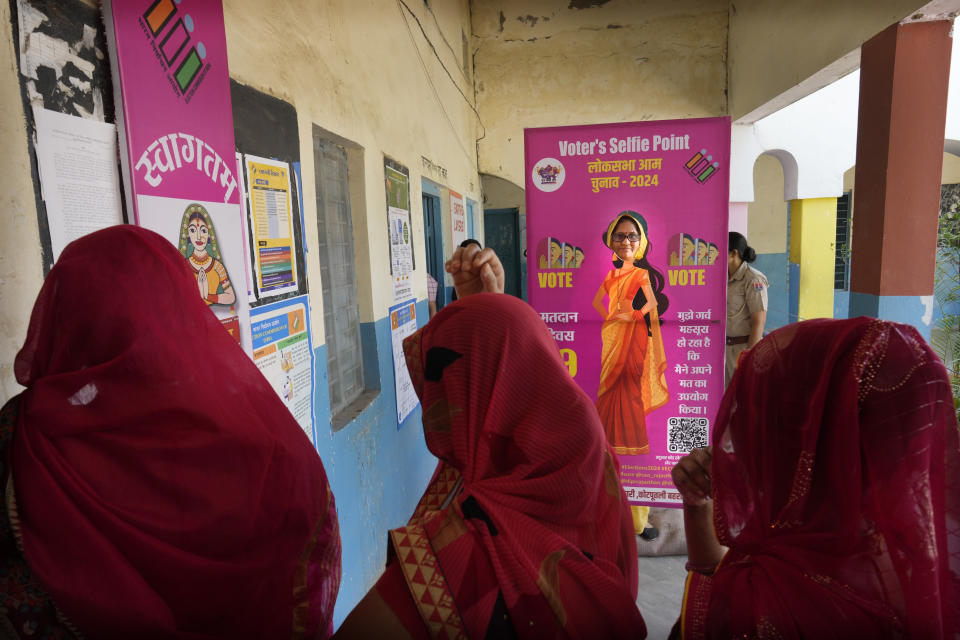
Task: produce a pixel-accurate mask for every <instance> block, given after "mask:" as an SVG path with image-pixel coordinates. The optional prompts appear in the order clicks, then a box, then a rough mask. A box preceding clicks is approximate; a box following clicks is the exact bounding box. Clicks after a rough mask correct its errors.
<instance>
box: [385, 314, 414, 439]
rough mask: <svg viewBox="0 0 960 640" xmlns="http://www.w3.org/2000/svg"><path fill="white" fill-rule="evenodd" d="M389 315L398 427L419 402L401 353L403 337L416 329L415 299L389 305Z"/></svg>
mask: <svg viewBox="0 0 960 640" xmlns="http://www.w3.org/2000/svg"><path fill="white" fill-rule="evenodd" d="M389 315H390V339H391V341H392V342H393V374H394V375H393V378H394V380H395V383H396V388H397V429H399V428H400V427H401V426H403V421H404V420H406V419H407V416H409V415H410V414H411V413H413V410H414V409H416V408H417V405H418V404H420V399H419V398H417V392H416V390H415V389H414V388H413V382H412V381H411V380H410V372H409V371H407V362H406V358H404V355H403V340H404V338H406V337H407V336H409V335H411V334H413V333H414V332H415V331H416V330H417V301H416V300H412V299H411V300H407V301H406V302H401V303H400V304H398V305H395V306H393V307H390V309H389Z"/></svg>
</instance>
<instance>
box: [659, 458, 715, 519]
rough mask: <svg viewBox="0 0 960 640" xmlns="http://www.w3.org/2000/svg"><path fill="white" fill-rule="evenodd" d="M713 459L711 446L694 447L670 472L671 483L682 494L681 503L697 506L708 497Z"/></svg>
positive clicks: (704, 502)
mask: <svg viewBox="0 0 960 640" xmlns="http://www.w3.org/2000/svg"><path fill="white" fill-rule="evenodd" d="M712 459H713V447H703V448H701V449H694V450H693V451H691V452H690V453H689V454H688V455H685V456H683V457H682V458H680V461H679V462H677V464H676V465H675V466H674V467H673V470H672V471H671V472H670V475H671V477H672V478H673V484H674V485H675V486H676V487H677V490H678V491H679V492H680V495H681V496H683V504H685V505H689V506H691V507H699V506H702V505H704V504H706V502H707V500H708V499H709V498H710V488H711V485H710V462H711V460H712Z"/></svg>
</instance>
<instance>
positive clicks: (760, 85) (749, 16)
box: [727, 0, 927, 120]
mask: <svg viewBox="0 0 960 640" xmlns="http://www.w3.org/2000/svg"><path fill="white" fill-rule="evenodd" d="M925 4H927V0H870V1H869V2H864V1H860V0H843V1H838V0H792V1H791V2H782V1H774V0H734V1H732V2H731V3H730V38H729V44H728V47H729V53H728V57H727V69H728V72H729V95H730V97H729V100H730V115H731V116H732V117H733V118H734V120H736V119H738V118H740V117H742V116H743V115H745V114H747V113H749V112H751V111H753V110H754V109H756V108H758V107H760V106H762V105H764V104H765V103H767V102H768V101H770V100H772V99H774V98H775V97H777V96H778V95H780V94H781V93H783V92H785V91H787V90H788V89H790V88H791V87H793V86H794V85H796V84H798V83H800V82H802V81H803V80H806V79H807V78H809V77H810V76H812V75H814V74H816V73H817V72H819V71H820V70H821V69H823V68H824V67H826V66H827V65H829V64H831V63H832V62H834V61H835V60H837V59H839V58H841V57H843V56H844V55H846V54H848V53H849V52H851V51H854V50H855V49H857V48H859V46H860V45H861V44H862V43H863V42H865V41H866V40H869V39H870V38H872V37H873V36H874V35H876V34H877V33H879V32H881V31H883V30H884V29H886V28H887V27H888V26H890V25H891V24H894V23H896V22H899V21H900V20H901V19H902V18H904V17H907V16H910V15H912V14H913V13H914V12H915V11H916V10H917V9H918V8H920V7H922V6H924V5H925ZM848 71H849V70H848ZM838 77H839V76H838ZM834 79H835V78H834ZM824 84H826V83H824ZM821 86H824V85H821ZM815 88H819V87H815ZM799 97H802V96H797V98H799Z"/></svg>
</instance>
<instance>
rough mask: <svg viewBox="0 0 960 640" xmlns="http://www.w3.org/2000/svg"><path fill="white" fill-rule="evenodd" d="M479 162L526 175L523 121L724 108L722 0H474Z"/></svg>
mask: <svg viewBox="0 0 960 640" xmlns="http://www.w3.org/2000/svg"><path fill="white" fill-rule="evenodd" d="M471 10H472V19H473V30H474V37H473V52H474V53H473V57H474V64H475V86H476V91H477V103H478V105H479V109H480V114H481V116H482V118H483V124H484V126H485V127H486V135H485V136H484V138H483V139H482V140H481V141H480V143H479V155H480V171H482V172H485V173H489V174H491V175H496V176H499V177H502V178H505V179H507V180H509V181H511V182H513V183H514V184H518V185H522V184H524V170H523V129H524V127H545V126H555V125H574V124H588V123H601V122H624V121H632V120H654V119H666V118H694V117H704V116H718V115H723V114H724V113H725V112H726V103H725V87H726V66H725V53H726V51H725V48H726V38H727V3H726V2H724V1H721V0H676V1H674V2H658V1H654V0H640V1H629V0H580V1H573V2H571V1H570V0H516V1H510V2H507V0H474V2H472V3H471Z"/></svg>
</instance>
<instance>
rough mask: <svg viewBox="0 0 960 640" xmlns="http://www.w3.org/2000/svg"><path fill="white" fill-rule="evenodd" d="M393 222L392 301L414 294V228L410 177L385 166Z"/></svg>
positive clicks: (391, 242)
mask: <svg viewBox="0 0 960 640" xmlns="http://www.w3.org/2000/svg"><path fill="white" fill-rule="evenodd" d="M383 171H384V177H385V180H386V185H387V219H388V220H389V222H390V273H391V274H392V275H393V301H394V302H399V301H400V300H406V299H407V298H411V297H413V230H412V229H411V228H410V178H408V177H407V176H406V175H404V174H403V173H401V172H400V171H397V170H396V169H394V168H393V167H389V166H385V167H384V168H383Z"/></svg>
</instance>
